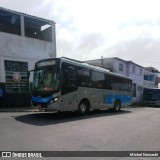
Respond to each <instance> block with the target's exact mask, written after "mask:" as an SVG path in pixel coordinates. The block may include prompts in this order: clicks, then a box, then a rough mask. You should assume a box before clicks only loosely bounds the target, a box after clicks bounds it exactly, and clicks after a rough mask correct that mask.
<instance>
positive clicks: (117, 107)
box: [115, 103, 120, 111]
mask: <svg viewBox="0 0 160 160" xmlns="http://www.w3.org/2000/svg"><path fill="white" fill-rule="evenodd" d="M119 108H120V106H119V103H116V105H115V109H116V111H119Z"/></svg>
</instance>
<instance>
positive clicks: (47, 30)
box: [0, 7, 56, 106]
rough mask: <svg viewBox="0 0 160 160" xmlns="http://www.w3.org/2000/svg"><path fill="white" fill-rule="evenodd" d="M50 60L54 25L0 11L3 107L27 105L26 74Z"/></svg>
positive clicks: (9, 11)
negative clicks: (38, 62) (42, 60)
mask: <svg viewBox="0 0 160 160" xmlns="http://www.w3.org/2000/svg"><path fill="white" fill-rule="evenodd" d="M51 57H56V40H55V22H54V21H51V20H47V19H43V18H39V17H35V16H31V15H27V14H24V13H20V12H16V11H12V10H8V9H4V8H1V7H0V73H1V74H0V88H3V90H4V104H5V105H7V106H8V105H10V106H14V105H17V106H26V105H27V106H28V105H30V84H29V81H28V74H27V71H28V70H32V69H34V64H35V62H37V61H38V60H41V59H44V58H51ZM32 79H33V75H32V76H31V78H30V81H32Z"/></svg>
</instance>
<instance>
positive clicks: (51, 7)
mask: <svg viewBox="0 0 160 160" xmlns="http://www.w3.org/2000/svg"><path fill="white" fill-rule="evenodd" d="M0 6H2V7H5V8H8V9H12V10H16V11H20V12H23V13H27V14H31V15H34V16H38V17H42V18H46V19H50V20H53V21H55V22H56V40H57V56H58V57H61V56H66V57H70V58H73V59H78V60H91V59H99V58H101V56H103V57H104V58H109V57H119V58H122V59H124V60H131V61H134V62H135V63H137V64H139V65H142V66H153V67H156V68H158V69H159V70H160V0H27V1H22V0H0Z"/></svg>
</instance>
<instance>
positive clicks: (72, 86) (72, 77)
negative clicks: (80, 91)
mask: <svg viewBox="0 0 160 160" xmlns="http://www.w3.org/2000/svg"><path fill="white" fill-rule="evenodd" d="M77 86H78V73H77V71H76V70H70V69H66V71H65V72H64V73H63V81H62V94H67V93H70V92H73V91H75V90H76V89H77Z"/></svg>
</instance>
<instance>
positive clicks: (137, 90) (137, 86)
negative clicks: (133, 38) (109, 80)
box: [86, 57, 144, 103]
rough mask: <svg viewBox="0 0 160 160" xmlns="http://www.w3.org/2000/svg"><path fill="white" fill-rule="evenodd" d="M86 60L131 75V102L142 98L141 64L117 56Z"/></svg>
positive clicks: (142, 77) (139, 100) (142, 69)
mask: <svg viewBox="0 0 160 160" xmlns="http://www.w3.org/2000/svg"><path fill="white" fill-rule="evenodd" d="M86 62H87V63H89V64H93V65H97V66H101V67H103V68H107V69H109V70H110V71H111V72H115V73H119V74H122V75H125V76H128V77H131V78H132V80H133V87H132V88H133V91H132V93H133V95H132V97H133V99H132V101H133V103H137V102H141V101H142V100H143V85H144V68H143V67H142V66H140V65H138V64H135V63H134V62H132V61H125V60H123V59H120V58H117V57H113V58H104V59H97V60H89V61H86Z"/></svg>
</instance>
